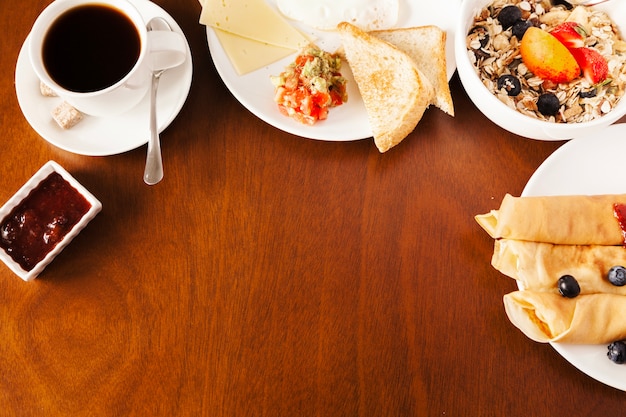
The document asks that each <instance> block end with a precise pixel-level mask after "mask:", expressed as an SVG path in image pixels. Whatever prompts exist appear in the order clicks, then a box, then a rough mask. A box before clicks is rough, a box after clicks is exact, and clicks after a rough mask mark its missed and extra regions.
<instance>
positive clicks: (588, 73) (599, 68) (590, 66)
mask: <svg viewBox="0 0 626 417" xmlns="http://www.w3.org/2000/svg"><path fill="white" fill-rule="evenodd" d="M570 52H571V53H572V55H574V59H576V62H577V63H578V66H579V67H580V69H581V71H582V74H583V76H584V77H585V78H586V79H587V81H589V82H590V83H591V84H594V85H595V84H599V83H601V82H602V81H604V80H606V77H607V76H608V75H609V65H608V64H607V62H606V59H605V58H604V57H603V56H602V55H600V53H599V52H598V51H596V50H595V49H591V48H576V49H572V50H570Z"/></svg>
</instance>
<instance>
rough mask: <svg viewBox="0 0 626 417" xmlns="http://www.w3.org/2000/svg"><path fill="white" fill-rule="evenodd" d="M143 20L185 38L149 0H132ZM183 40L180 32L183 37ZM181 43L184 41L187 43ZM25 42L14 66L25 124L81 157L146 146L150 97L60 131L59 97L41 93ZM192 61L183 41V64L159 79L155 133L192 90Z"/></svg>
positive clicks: (168, 123) (176, 111) (174, 112)
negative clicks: (55, 113)
mask: <svg viewBox="0 0 626 417" xmlns="http://www.w3.org/2000/svg"><path fill="white" fill-rule="evenodd" d="M130 1H131V3H133V4H134V5H135V6H136V7H137V9H138V10H139V12H140V13H141V14H142V15H143V16H144V19H145V21H146V22H147V21H148V20H150V19H151V18H152V17H155V16H160V17H163V18H164V19H165V20H167V22H168V23H169V24H170V26H171V27H172V29H173V30H175V31H177V32H179V33H181V34H183V31H182V29H181V28H180V26H179V25H178V23H176V21H175V20H174V19H173V18H172V17H171V16H170V15H169V14H168V13H167V12H166V11H165V10H163V9H162V8H161V7H159V6H157V5H156V4H154V3H152V2H150V1H148V0H130ZM183 37H184V34H183ZM185 43H187V40H186V39H185ZM27 44H28V38H27V39H26V41H25V42H24V45H22V49H21V50H20V54H19V56H18V58H17V65H16V68H15V91H16V93H17V100H18V102H19V105H20V107H21V109H22V113H24V116H25V117H26V120H27V121H28V123H30V125H31V126H32V127H33V129H35V131H36V132H37V133H38V134H39V135H40V136H41V137H43V138H44V139H45V140H47V141H48V142H50V143H51V144H53V145H55V146H57V147H59V148H61V149H64V150H66V151H69V152H73V153H76V154H80V155H90V156H105V155H115V154H119V153H122V152H126V151H129V150H131V149H135V148H137V147H139V146H141V145H144V144H145V143H147V142H148V138H149V137H150V132H149V95H148V94H147V95H146V97H144V99H143V101H141V102H140V103H139V104H138V105H137V106H136V107H134V108H133V109H132V110H131V111H129V112H127V113H124V114H122V115H119V116H115V117H94V116H85V118H84V119H83V120H82V121H81V122H80V123H78V124H77V125H76V126H74V127H73V128H71V129H68V130H63V129H62V128H61V127H59V125H57V123H56V122H55V121H54V120H53V119H52V116H51V111H52V109H53V108H54V107H55V106H57V105H58V104H59V103H60V101H61V99H59V98H56V97H55V98H51V97H44V96H42V95H41V93H40V92H39V79H38V78H37V76H36V75H35V72H34V71H33V70H32V67H31V65H30V60H29V58H28V53H27V50H26V49H27ZM192 71H193V67H192V60H191V51H190V49H189V44H188V43H187V58H186V59H185V62H184V63H183V64H182V65H181V66H179V67H177V68H173V69H171V70H168V71H166V72H165V73H164V74H163V76H162V77H161V81H160V86H159V91H158V98H157V120H158V124H159V131H163V130H164V129H165V128H166V127H167V126H169V125H170V123H171V122H172V121H173V120H174V118H176V116H177V115H178V113H179V112H180V110H181V109H182V107H183V104H185V100H187V95H188V94H189V89H190V88H191V78H192Z"/></svg>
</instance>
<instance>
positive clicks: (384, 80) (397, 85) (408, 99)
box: [337, 22, 435, 152]
mask: <svg viewBox="0 0 626 417" xmlns="http://www.w3.org/2000/svg"><path fill="white" fill-rule="evenodd" d="M337 29H338V30H339V33H340V34H341V40H342V44H343V49H344V53H345V57H346V60H347V61H348V64H349V65H350V69H351V70H352V74H353V75H354V79H355V81H356V83H357V85H358V88H359V92H360V93H361V97H362V98H363V102H364V104H365V108H366V110H367V115H368V119H369V122H370V125H371V128H372V133H373V136H374V143H375V144H376V147H377V148H378V150H379V151H380V152H386V151H387V150H389V149H391V148H392V147H394V146H395V145H397V144H398V143H400V142H401V141H402V140H403V139H404V138H405V137H406V136H408V135H409V133H411V132H412V131H413V130H414V129H415V127H416V126H417V124H418V123H419V121H420V120H421V118H422V116H423V114H424V111H425V110H426V108H427V107H428V105H429V104H430V103H431V101H432V99H433V97H434V95H435V91H434V88H433V86H432V85H431V83H430V81H428V79H427V78H426V76H425V75H424V74H422V73H421V71H420V70H419V69H418V68H417V65H416V64H415V62H414V61H413V60H412V59H411V58H410V57H409V56H408V55H407V54H406V53H404V52H402V51H401V50H399V49H398V48H396V47H395V46H393V45H391V44H390V43H388V42H385V41H383V40H381V39H378V38H377V37H375V36H372V35H369V34H368V33H366V32H364V31H363V30H361V29H359V28H358V27H356V26H354V25H352V24H350V23H347V22H342V23H340V24H339V25H338V26H337Z"/></svg>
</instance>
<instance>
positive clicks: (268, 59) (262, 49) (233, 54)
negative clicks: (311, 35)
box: [214, 29, 294, 75]
mask: <svg viewBox="0 0 626 417" xmlns="http://www.w3.org/2000/svg"><path fill="white" fill-rule="evenodd" d="M214 30H215V34H216V35H217V38H218V39H219V41H220V43H221V44H222V48H223V49H224V52H226V55H228V59H229V60H230V62H231V63H232V64H233V67H234V68H235V71H237V74H239V75H244V74H247V73H249V72H252V71H255V70H257V69H259V68H263V67H265V66H267V65H269V64H271V63H273V62H276V61H278V60H280V59H283V58H285V57H286V56H288V55H291V54H293V53H294V50H293V49H291V48H283V47H280V46H275V45H270V44H267V43H263V42H258V41H255V40H252V39H248V38H242V37H241V36H239V35H234V34H232V33H229V32H225V31H223V30H220V29H214Z"/></svg>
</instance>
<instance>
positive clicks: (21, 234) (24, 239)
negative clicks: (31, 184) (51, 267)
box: [0, 172, 91, 271]
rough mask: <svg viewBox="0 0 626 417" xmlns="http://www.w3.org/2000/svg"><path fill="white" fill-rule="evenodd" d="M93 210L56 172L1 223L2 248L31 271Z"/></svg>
mask: <svg viewBox="0 0 626 417" xmlns="http://www.w3.org/2000/svg"><path fill="white" fill-rule="evenodd" d="M90 208H91V203H89V202H88V201H87V200H86V199H85V197H84V196H83V195H82V194H81V193H79V192H78V190H76V189H75V188H74V187H72V185H71V184H69V183H68V182H67V181H66V180H65V179H64V178H63V177H62V176H61V175H60V174H59V173H57V172H53V173H51V174H50V175H48V176H47V177H46V178H45V179H44V180H42V181H41V182H40V183H39V185H37V187H36V188H34V189H33V190H32V191H31V192H30V194H28V196H27V197H26V198H25V199H24V200H22V202H21V203H20V204H19V205H17V206H16V207H15V208H14V209H13V210H12V211H11V212H10V213H9V214H8V215H7V216H6V217H5V218H4V219H3V220H2V223H1V224H0V247H1V248H2V249H4V250H5V252H6V253H7V254H8V255H9V256H10V257H11V258H12V259H13V260H14V261H15V262H17V263H18V264H19V265H20V266H21V267H22V268H23V269H24V270H25V271H30V270H31V269H33V267H34V266H35V265H36V264H37V263H39V262H40V261H41V260H42V259H43V258H44V257H45V256H46V255H47V254H48V252H50V251H51V250H52V249H53V248H54V247H55V246H56V245H57V244H58V243H59V242H60V241H61V240H62V239H63V238H64V237H65V235H66V234H67V233H68V232H69V231H70V230H71V229H72V228H73V227H74V226H75V225H76V224H77V223H78V222H79V221H80V220H81V218H83V216H85V214H86V213H87V212H88V211H89V210H90Z"/></svg>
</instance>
